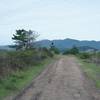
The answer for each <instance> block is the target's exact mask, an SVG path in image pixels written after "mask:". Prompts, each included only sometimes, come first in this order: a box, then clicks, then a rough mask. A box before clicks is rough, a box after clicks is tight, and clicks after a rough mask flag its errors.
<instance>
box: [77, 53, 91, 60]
mask: <svg viewBox="0 0 100 100" xmlns="http://www.w3.org/2000/svg"><path fill="white" fill-rule="evenodd" d="M78 56H79V57H80V58H81V59H89V58H91V54H90V53H86V52H84V53H80V54H79V55H78Z"/></svg>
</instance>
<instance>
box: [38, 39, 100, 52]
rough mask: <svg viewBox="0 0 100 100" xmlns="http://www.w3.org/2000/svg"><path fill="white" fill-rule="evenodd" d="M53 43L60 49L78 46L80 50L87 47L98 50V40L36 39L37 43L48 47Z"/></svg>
mask: <svg viewBox="0 0 100 100" xmlns="http://www.w3.org/2000/svg"><path fill="white" fill-rule="evenodd" d="M52 42H53V43H54V45H55V46H56V47H57V48H58V49H60V50H61V51H62V50H65V49H69V48H72V47H73V46H77V47H79V48H80V49H81V50H84V49H85V50H87V49H97V50H100V41H88V40H84V41H80V40H75V39H64V40H52V41H50V40H42V41H38V42H37V44H38V45H40V46H42V47H50V44H51V43H52Z"/></svg>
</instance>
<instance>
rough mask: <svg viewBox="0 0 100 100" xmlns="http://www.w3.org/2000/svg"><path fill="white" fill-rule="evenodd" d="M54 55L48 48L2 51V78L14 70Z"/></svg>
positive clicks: (0, 63) (0, 61)
mask: <svg viewBox="0 0 100 100" xmlns="http://www.w3.org/2000/svg"><path fill="white" fill-rule="evenodd" d="M48 57H53V54H52V52H51V51H49V50H48V49H46V48H45V49H44V48H43V49H41V51H39V50H24V51H5V52H2V53H0V79H1V78H2V77H6V76H9V75H10V74H11V73H12V72H14V71H18V70H23V69H25V68H28V67H30V66H35V65H36V64H39V63H40V62H42V61H43V60H44V59H46V58H48Z"/></svg>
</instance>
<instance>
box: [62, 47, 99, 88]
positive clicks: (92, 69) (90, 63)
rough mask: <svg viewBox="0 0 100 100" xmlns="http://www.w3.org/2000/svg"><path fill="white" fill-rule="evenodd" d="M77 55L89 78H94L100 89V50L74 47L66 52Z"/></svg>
mask: <svg viewBox="0 0 100 100" xmlns="http://www.w3.org/2000/svg"><path fill="white" fill-rule="evenodd" d="M69 54H71V55H75V56H76V57H78V59H79V61H80V62H81V64H82V69H83V71H84V72H85V74H86V75H87V76H88V78H89V79H91V80H93V81H94V83H95V86H96V87H97V88H98V89H100V52H96V51H92V52H80V51H79V50H78V48H77V47H73V48H71V49H69V50H67V51H65V52H64V55H69Z"/></svg>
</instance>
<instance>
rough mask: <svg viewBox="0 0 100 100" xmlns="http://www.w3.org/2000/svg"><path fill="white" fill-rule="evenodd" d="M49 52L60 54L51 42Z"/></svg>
mask: <svg viewBox="0 0 100 100" xmlns="http://www.w3.org/2000/svg"><path fill="white" fill-rule="evenodd" d="M50 51H52V52H54V53H55V54H60V50H59V49H58V48H56V47H55V45H54V43H53V42H52V43H51V45H50Z"/></svg>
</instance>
